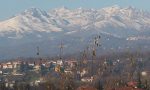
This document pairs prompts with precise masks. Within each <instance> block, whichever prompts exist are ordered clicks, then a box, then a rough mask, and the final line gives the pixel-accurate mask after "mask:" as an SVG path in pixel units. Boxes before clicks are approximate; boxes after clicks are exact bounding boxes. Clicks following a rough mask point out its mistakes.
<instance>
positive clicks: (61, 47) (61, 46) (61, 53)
mask: <svg viewBox="0 0 150 90" xmlns="http://www.w3.org/2000/svg"><path fill="white" fill-rule="evenodd" d="M59 48H60V60H62V59H63V57H62V56H63V48H64V45H63V43H62V41H61V44H60V47H59Z"/></svg>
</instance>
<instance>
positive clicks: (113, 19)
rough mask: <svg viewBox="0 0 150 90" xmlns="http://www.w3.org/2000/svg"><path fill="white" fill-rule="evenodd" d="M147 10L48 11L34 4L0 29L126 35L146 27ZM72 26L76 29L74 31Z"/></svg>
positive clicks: (149, 20) (148, 25)
mask: <svg viewBox="0 0 150 90" xmlns="http://www.w3.org/2000/svg"><path fill="white" fill-rule="evenodd" d="M149 28H150V14H149V13H148V12H144V11H142V10H138V9H136V8H133V7H127V8H121V7H119V6H116V5H115V6H112V7H106V8H102V9H98V10H97V9H84V8H77V9H74V10H71V9H68V8H66V7H61V8H56V9H53V10H51V11H50V12H46V11H44V10H41V9H38V8H29V9H27V10H25V11H24V12H22V13H20V14H18V15H16V16H15V17H13V18H11V19H9V20H6V21H2V22H0V32H1V33H2V32H3V33H4V34H6V33H7V32H9V33H10V32H14V33H17V34H18V32H19V33H21V34H24V33H33V32H61V31H62V32H66V33H67V31H69V32H76V31H77V30H78V31H81V30H93V31H95V32H96V31H98V32H101V33H108V34H114V36H121V35H124V36H128V34H130V35H134V34H137V33H141V32H143V31H144V32H145V31H148V30H149ZM75 30H76V31H75Z"/></svg>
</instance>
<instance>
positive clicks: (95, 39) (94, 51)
mask: <svg viewBox="0 0 150 90" xmlns="http://www.w3.org/2000/svg"><path fill="white" fill-rule="evenodd" d="M100 39H101V36H100V35H97V36H95V37H94V44H93V46H92V67H91V68H92V69H91V70H92V72H91V73H92V76H93V75H94V59H96V47H99V46H101V44H100V43H99V40H100Z"/></svg>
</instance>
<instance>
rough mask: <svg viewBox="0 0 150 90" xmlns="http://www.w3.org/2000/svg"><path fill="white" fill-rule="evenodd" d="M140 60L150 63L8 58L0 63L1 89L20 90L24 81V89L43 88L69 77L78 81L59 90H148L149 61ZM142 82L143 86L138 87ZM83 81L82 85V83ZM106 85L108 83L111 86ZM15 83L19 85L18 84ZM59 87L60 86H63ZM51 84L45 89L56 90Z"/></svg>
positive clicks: (132, 60) (115, 60)
mask: <svg viewBox="0 0 150 90" xmlns="http://www.w3.org/2000/svg"><path fill="white" fill-rule="evenodd" d="M134 60H137V61H136V62H135V61H134ZM141 62H142V63H143V64H144V63H145V62H148V63H149V64H150V62H149V61H148V60H147V59H145V60H143V58H136V59H132V58H126V59H125V58H123V59H114V60H109V59H103V60H85V59H84V58H83V60H76V59H69V60H62V59H58V60H48V59H42V58H39V59H37V60H27V61H26V60H11V61H5V62H1V63H0V88H1V89H0V90H20V89H19V88H17V87H19V84H21V83H22V85H24V84H25V83H26V84H25V85H27V86H24V87H23V86H22V87H20V88H22V89H23V90H42V89H40V87H41V88H45V86H42V84H44V83H47V82H48V81H49V79H50V80H51V79H52V78H53V79H54V78H55V79H58V80H64V82H67V81H65V80H68V79H67V78H69V80H72V82H73V83H74V84H75V85H73V86H70V89H66V88H64V89H58V90H149V89H150V87H149V85H150V81H149V80H150V77H149V76H150V71H149V66H148V63H147V64H145V66H143V65H142V64H141ZM138 64H139V65H138ZM139 66H140V68H141V70H139V71H140V75H139V76H138V72H137V71H136V70H138V68H137V67H139ZM132 68H135V69H132ZM127 72H128V73H127ZM123 74H124V75H123ZM128 74H130V75H128ZM143 77H144V78H143ZM125 78H126V79H125ZM127 78H128V79H127ZM138 78H140V79H138ZM115 79H116V80H115ZM110 80H111V81H110ZM54 82H55V81H54ZM139 82H140V85H141V86H139ZM59 83H60V82H59ZM96 83H98V86H95V84H96ZM54 84H56V83H54ZM69 84H71V82H69ZM82 84H83V86H81V85H82ZM105 84H108V86H106V85H105ZM16 85H18V86H17V87H15V86H16ZM63 85H64V84H63ZM109 85H110V86H109ZM58 86H59V87H60V85H58ZM35 87H37V89H35ZM50 87H51V86H49V88H48V89H46V88H45V89H43V90H57V89H54V88H51V89H50ZM94 87H96V88H94ZM68 88H69V87H68ZM86 88H87V89H86ZM89 88H91V89H89ZM92 88H93V89H92ZM114 88H115V89H114ZM117 88H118V89H117ZM119 88H120V89H119ZM121 88H129V89H121ZM138 88H139V89H138ZM142 88H143V89H142Z"/></svg>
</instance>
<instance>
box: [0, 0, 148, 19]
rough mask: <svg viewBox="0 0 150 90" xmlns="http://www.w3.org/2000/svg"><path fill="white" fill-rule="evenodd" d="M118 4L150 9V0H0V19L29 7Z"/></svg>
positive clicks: (99, 6) (91, 6) (101, 6)
mask: <svg viewBox="0 0 150 90" xmlns="http://www.w3.org/2000/svg"><path fill="white" fill-rule="evenodd" d="M113 5H118V6H121V7H127V6H133V7H136V8H139V9H143V10H146V11H150V0H0V20H5V19H7V18H9V17H11V16H13V15H15V14H17V13H19V12H22V11H24V10H25V9H28V8H30V7H37V8H40V9H42V10H46V11H48V10H49V9H52V8H58V7H62V6H65V7H68V8H71V9H73V8H78V7H83V8H96V9H97V8H103V7H108V6H113Z"/></svg>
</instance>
